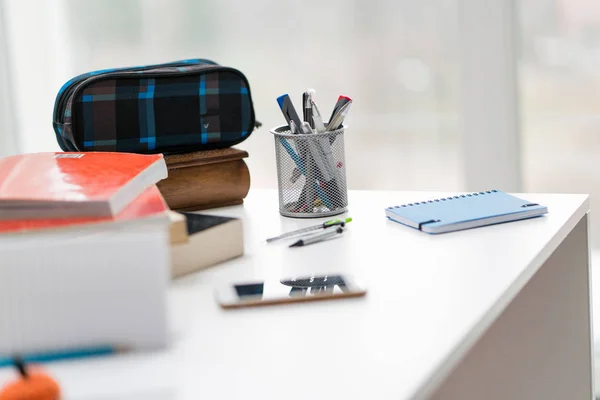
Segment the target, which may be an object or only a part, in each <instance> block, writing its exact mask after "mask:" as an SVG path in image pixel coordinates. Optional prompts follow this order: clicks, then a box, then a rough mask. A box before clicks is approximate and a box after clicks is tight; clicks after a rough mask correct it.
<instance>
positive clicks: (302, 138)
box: [271, 125, 348, 218]
mask: <svg viewBox="0 0 600 400" xmlns="http://www.w3.org/2000/svg"><path fill="white" fill-rule="evenodd" d="M345 129H346V127H345V126H342V127H341V128H340V129H337V130H335V131H331V132H323V133H313V134H292V133H291V132H290V128H289V126H287V125H283V126H280V127H277V128H273V129H271V133H272V134H273V137H274V138H275V156H276V162H277V183H278V187H279V213H280V214H281V215H284V216H286V217H296V218H318V217H327V216H330V215H337V214H341V213H343V212H346V210H347V207H348V187H347V185H346V162H345V157H344V131H345ZM311 183H312V184H311Z"/></svg>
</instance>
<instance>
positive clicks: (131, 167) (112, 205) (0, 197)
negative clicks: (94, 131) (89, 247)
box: [0, 152, 167, 219]
mask: <svg viewBox="0 0 600 400" xmlns="http://www.w3.org/2000/svg"><path fill="white" fill-rule="evenodd" d="M166 177H167V167H166V164H165V162H164V159H163V156H162V155H161V154H152V155H143V154H129V153H104V152H96V153H94V152H91V153H34V154H20V155H16V156H11V157H6V158H0V182H1V183H0V218H2V219H9V218H10V219H23V218H57V217H60V218H69V217H73V216H79V217H82V216H112V215H116V214H117V213H118V212H120V211H121V210H122V209H123V208H124V207H125V206H126V205H127V204H128V203H129V202H130V201H131V200H133V199H134V198H136V197H137V196H138V195H139V194H140V193H141V192H142V191H144V189H146V188H147V187H148V186H150V185H153V184H154V183H156V182H158V181H159V180H161V179H164V178H166Z"/></svg>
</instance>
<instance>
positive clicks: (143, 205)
mask: <svg viewBox="0 0 600 400" xmlns="http://www.w3.org/2000/svg"><path fill="white" fill-rule="evenodd" d="M168 210H169V208H168V207H167V205H166V203H165V201H164V199H163V197H162V195H161V194H160V191H159V190H158V188H157V187H156V186H155V185H153V186H151V187H149V188H148V189H146V190H145V191H144V192H143V193H142V194H141V195H140V196H139V197H138V198H137V199H135V200H134V201H133V202H132V203H130V204H129V205H128V206H127V207H126V208H125V209H124V210H123V211H121V212H120V213H119V214H117V215H116V216H115V217H99V218H71V219H67V218H61V219H25V220H5V221H2V220H0V235H2V234H7V233H11V234H12V233H25V232H31V231H38V230H46V229H48V230H51V229H65V228H77V229H81V228H82V227H84V226H94V225H95V224H102V223H119V222H127V221H132V220H137V219H143V218H151V217H155V216H159V215H164V214H166V213H167V211H168Z"/></svg>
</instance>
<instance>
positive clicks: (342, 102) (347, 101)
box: [327, 96, 352, 123]
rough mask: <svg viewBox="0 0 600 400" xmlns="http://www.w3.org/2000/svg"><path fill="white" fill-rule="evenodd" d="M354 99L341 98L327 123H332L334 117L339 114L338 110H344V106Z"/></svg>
mask: <svg viewBox="0 0 600 400" xmlns="http://www.w3.org/2000/svg"><path fill="white" fill-rule="evenodd" d="M351 101H352V99H351V98H350V97H348V96H340V97H338V99H337V102H336V103H335V106H334V107H333V112H332V113H331V117H329V120H328V121H327V122H328V123H329V122H331V120H332V119H333V116H334V115H335V114H337V112H338V110H339V109H340V108H342V107H343V106H344V104H346V103H349V102H351Z"/></svg>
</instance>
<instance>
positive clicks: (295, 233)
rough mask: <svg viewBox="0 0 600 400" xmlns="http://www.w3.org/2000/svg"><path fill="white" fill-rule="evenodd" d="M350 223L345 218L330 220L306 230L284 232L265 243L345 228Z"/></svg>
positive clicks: (349, 219)
mask: <svg viewBox="0 0 600 400" xmlns="http://www.w3.org/2000/svg"><path fill="white" fill-rule="evenodd" d="M351 221H352V218H346V219H343V220H342V219H332V220H329V221H325V222H323V223H322V224H318V225H313V226H309V227H307V228H302V229H298V230H295V231H291V232H286V233H283V234H281V235H279V236H275V237H272V238H268V239H267V243H271V242H274V241H276V240H280V239H285V238H289V237H292V236H298V235H302V234H305V233H310V232H312V231H317V230H319V229H327V228H331V227H333V226H342V227H344V226H346V224H348V223H350V222H351Z"/></svg>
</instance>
